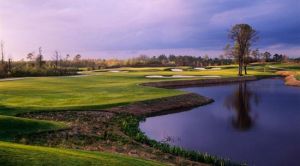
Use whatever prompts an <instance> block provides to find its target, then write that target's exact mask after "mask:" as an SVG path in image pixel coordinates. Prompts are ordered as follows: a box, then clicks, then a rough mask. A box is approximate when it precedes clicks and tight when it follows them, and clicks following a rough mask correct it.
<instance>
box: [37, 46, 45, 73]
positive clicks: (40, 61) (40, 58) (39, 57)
mask: <svg viewBox="0 0 300 166" xmlns="http://www.w3.org/2000/svg"><path fill="white" fill-rule="evenodd" d="M42 51H43V50H42V47H39V54H38V55H37V57H36V62H37V64H38V66H39V68H41V67H42V65H43V59H44V58H43V54H42Z"/></svg>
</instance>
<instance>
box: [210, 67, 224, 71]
mask: <svg viewBox="0 0 300 166" xmlns="http://www.w3.org/2000/svg"><path fill="white" fill-rule="evenodd" d="M210 70H221V68H219V67H214V68H211V69H210Z"/></svg>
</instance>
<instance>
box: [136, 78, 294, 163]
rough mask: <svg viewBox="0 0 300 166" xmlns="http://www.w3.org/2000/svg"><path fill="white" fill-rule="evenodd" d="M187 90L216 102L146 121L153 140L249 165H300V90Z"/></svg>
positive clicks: (274, 83) (271, 86)
mask: <svg viewBox="0 0 300 166" xmlns="http://www.w3.org/2000/svg"><path fill="white" fill-rule="evenodd" d="M182 90H185V91H189V92H194V93H198V94H201V95H204V96H207V97H211V98H213V99H214V100H215V102H213V103H211V104H208V105H205V106H201V107H198V108H194V109H191V110H189V111H186V112H180V113H174V114H168V115H161V116H156V117H149V118H146V120H145V121H144V122H141V123H140V129H141V130H142V131H143V132H145V134H146V135H147V136H149V137H150V138H152V139H155V140H157V141H166V142H168V143H169V144H172V145H177V146H181V147H184V148H186V149H189V150H197V151H200V152H207V153H209V154H212V155H217V156H220V157H223V158H229V159H231V160H232V161H236V162H246V163H248V164H249V165H258V166H262V165H273V166H275V165H280V166H281V165H299V161H298V160H299V157H300V88H298V87H288V86H285V85H284V82H283V80H281V79H276V78H274V79H263V80H258V81H251V82H244V83H236V84H225V85H217V86H207V87H192V88H184V89H182Z"/></svg>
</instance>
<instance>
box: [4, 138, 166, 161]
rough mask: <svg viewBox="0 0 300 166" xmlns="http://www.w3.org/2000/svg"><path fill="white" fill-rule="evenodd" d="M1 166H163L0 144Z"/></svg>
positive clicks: (111, 156)
mask: <svg viewBox="0 0 300 166" xmlns="http://www.w3.org/2000/svg"><path fill="white" fill-rule="evenodd" d="M0 165H3V166H4V165H24V166H27V165H28V166H35V165H49V166H51V165H66V166H67V165H71V166H75V165H103V166H105V165H107V166H108V165H109V166H114V165H116V166H127V165H128V166H135V165H136V166H143V165H157V166H158V165H162V164H160V163H158V162H154V161H146V160H142V159H137V158H132V157H127V156H123V155H117V154H110V153H102V152H101V153H96V152H84V151H76V150H65V149H57V148H46V147H38V146H27V145H20V144H14V143H6V142H0Z"/></svg>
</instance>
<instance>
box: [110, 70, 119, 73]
mask: <svg viewBox="0 0 300 166" xmlns="http://www.w3.org/2000/svg"><path fill="white" fill-rule="evenodd" d="M108 72H111V73H119V72H120V70H110V71H108Z"/></svg>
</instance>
